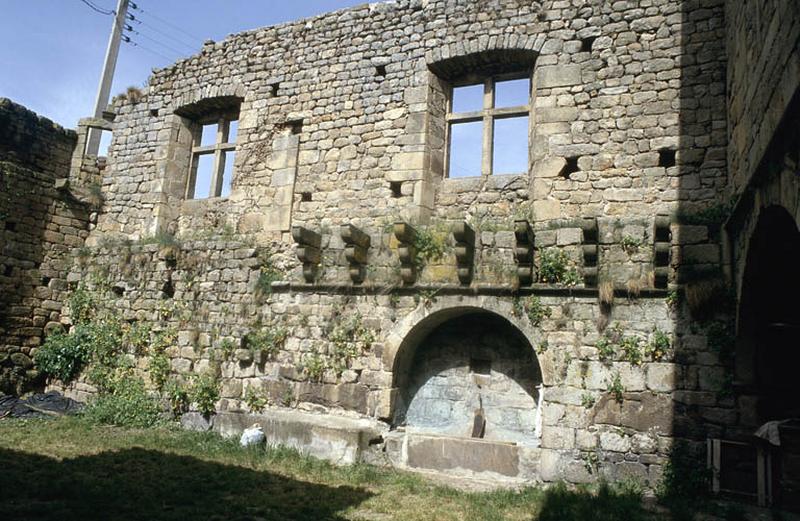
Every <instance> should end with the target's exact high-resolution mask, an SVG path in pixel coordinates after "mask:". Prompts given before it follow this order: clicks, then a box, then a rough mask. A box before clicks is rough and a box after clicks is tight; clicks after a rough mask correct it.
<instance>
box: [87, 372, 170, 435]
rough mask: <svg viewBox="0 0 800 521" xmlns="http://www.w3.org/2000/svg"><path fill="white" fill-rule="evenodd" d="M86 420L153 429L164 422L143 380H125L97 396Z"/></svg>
mask: <svg viewBox="0 0 800 521" xmlns="http://www.w3.org/2000/svg"><path fill="white" fill-rule="evenodd" d="M85 415H86V418H87V419H89V420H90V421H93V422H96V423H105V424H109V425H118V426H121V427H138V428H144V427H152V426H153V425H156V424H157V423H159V421H160V420H161V408H160V407H159V404H158V401H157V400H156V399H155V397H153V396H150V395H149V394H148V393H147V391H146V389H145V385H144V381H142V379H141V378H137V377H134V376H130V375H128V376H124V377H122V378H120V379H118V380H117V381H116V382H115V384H114V385H113V390H112V391H111V392H108V393H103V394H100V395H99V396H97V397H96V398H95V399H94V400H93V401H92V402H90V404H89V406H88V407H87V408H86V412H85Z"/></svg>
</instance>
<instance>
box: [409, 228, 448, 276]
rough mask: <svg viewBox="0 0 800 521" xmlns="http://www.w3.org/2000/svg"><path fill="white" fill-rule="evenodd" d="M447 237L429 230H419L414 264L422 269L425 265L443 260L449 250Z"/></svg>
mask: <svg viewBox="0 0 800 521" xmlns="http://www.w3.org/2000/svg"><path fill="white" fill-rule="evenodd" d="M445 237H446V236H444V235H443V234H441V233H437V232H435V231H431V230H430V229H429V228H417V233H416V235H415V237H414V250H415V251H416V256H415V257H414V263H415V264H416V265H417V269H422V267H423V266H425V264H427V263H429V262H431V261H435V260H438V259H441V258H442V256H443V255H444V254H445V250H446V248H447V245H446V243H445Z"/></svg>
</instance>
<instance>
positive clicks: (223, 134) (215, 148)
mask: <svg viewBox="0 0 800 521" xmlns="http://www.w3.org/2000/svg"><path fill="white" fill-rule="evenodd" d="M234 121H239V111H238V110H228V111H224V112H219V113H215V114H213V115H210V116H206V117H204V118H202V119H198V120H195V121H194V122H193V125H192V147H191V159H190V166H189V176H188V178H187V181H186V192H185V198H186V199H188V200H204V199H213V198H220V197H222V182H223V180H224V173H225V154H226V153H230V152H235V151H236V142H235V141H234V142H229V141H228V139H229V137H230V125H231V123H232V122H234ZM215 123H216V124H217V134H216V137H215V139H214V144H212V145H206V146H202V145H201V144H200V143H201V142H202V141H201V140H202V136H203V127H204V126H207V125H213V124H215ZM236 134H237V135H236V138H237V139H238V137H239V136H238V134H239V133H238V131H237V133H236ZM211 154H213V155H214V163H213V165H212V167H211V186H210V187H209V191H208V197H195V196H194V194H195V188H196V186H195V185H196V183H197V167H198V164H199V159H200V157H201V156H205V155H211ZM234 174H235V170H234V168H233V166H231V182H233V176H234Z"/></svg>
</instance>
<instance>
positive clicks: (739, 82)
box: [725, 0, 800, 195]
mask: <svg viewBox="0 0 800 521" xmlns="http://www.w3.org/2000/svg"><path fill="white" fill-rule="evenodd" d="M725 15H726V20H727V36H726V41H727V52H728V59H729V65H728V113H729V118H730V121H729V126H728V128H729V134H730V143H729V146H728V165H729V172H730V176H731V189H732V191H733V193H734V194H736V195H738V194H740V193H741V192H742V191H743V190H744V189H745V188H746V187H747V185H748V184H749V182H750V180H751V178H752V177H753V175H754V174H755V173H756V170H757V169H758V168H759V166H760V164H761V162H762V160H763V157H764V154H765V153H766V152H767V148H768V147H769V145H770V143H771V142H772V140H773V137H774V136H776V134H777V130H778V125H779V124H780V123H781V120H782V118H783V117H784V115H785V114H786V113H787V109H788V107H789V104H790V103H791V101H792V99H793V97H796V92H797V89H798V86H800V5H798V4H797V2H792V1H787V0H772V1H768V2H736V1H734V0H730V1H728V2H726V12H725Z"/></svg>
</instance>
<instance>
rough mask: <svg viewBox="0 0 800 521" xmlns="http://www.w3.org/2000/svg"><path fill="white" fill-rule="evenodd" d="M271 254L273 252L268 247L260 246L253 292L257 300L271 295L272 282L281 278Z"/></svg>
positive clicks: (281, 274)
mask: <svg viewBox="0 0 800 521" xmlns="http://www.w3.org/2000/svg"><path fill="white" fill-rule="evenodd" d="M272 255H273V252H272V250H270V249H269V248H261V249H260V250H259V251H258V260H259V263H260V266H259V273H258V280H257V281H256V292H255V296H256V301H257V302H260V301H262V300H263V299H265V298H268V297H269V296H270V295H272V283H273V282H278V281H280V280H281V279H283V273H282V272H281V270H279V269H278V268H277V267H276V266H275V263H274V262H273V260H272Z"/></svg>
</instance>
